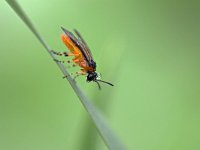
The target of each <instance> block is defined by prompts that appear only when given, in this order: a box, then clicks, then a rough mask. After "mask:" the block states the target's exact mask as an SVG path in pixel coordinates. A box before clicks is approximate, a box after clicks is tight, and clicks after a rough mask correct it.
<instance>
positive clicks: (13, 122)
mask: <svg viewBox="0 0 200 150" xmlns="http://www.w3.org/2000/svg"><path fill="white" fill-rule="evenodd" d="M19 3H20V4H21V6H22V7H23V8H24V10H25V11H26V12H27V14H28V16H29V17H30V18H31V19H32V21H33V22H34V24H35V26H36V27H37V29H38V30H39V32H40V33H41V34H42V35H43V36H44V38H45V39H46V41H47V42H48V44H49V45H50V46H51V47H52V48H53V49H54V50H60V51H65V50H66V47H65V46H64V44H63V43H62V41H61V39H60V35H61V33H62V31H61V29H60V26H64V27H65V28H67V29H69V30H73V29H74V28H76V29H78V30H79V31H80V32H81V33H82V35H83V36H84V38H85V40H86V41H87V43H88V45H89V46H90V48H91V50H92V53H93V55H94V58H95V60H96V62H97V71H98V72H100V73H101V74H102V79H103V80H106V81H109V82H111V83H113V84H114V85H115V86H114V87H110V86H107V85H103V84H102V91H99V90H98V88H97V85H96V84H94V83H90V84H88V83H87V82H85V77H79V78H78V79H77V82H78V83H79V84H80V86H81V87H82V88H83V89H84V90H85V92H86V94H87V95H88V97H89V98H90V99H91V100H92V101H94V102H95V103H96V104H97V105H98V107H100V109H101V110H102V111H103V113H104V114H105V116H106V118H107V119H108V121H109V123H110V124H111V126H112V127H113V128H114V130H115V131H116V132H117V133H118V135H119V136H120V138H121V139H122V141H123V142H124V143H125V144H126V145H127V147H128V149H130V150H169V149H170V150H191V149H192V150H199V149H200V142H199V141H200V136H199V135H200V79H199V76H200V68H199V64H200V59H199V58H200V28H199V27H200V18H199V14H200V5H199V2H198V1H184V0H183V1H171V0H169V1H167V0H166V1H143V0H140V1H139V0H123V1H122V0H109V1H107V0H101V1H97V0H84V1H82V0H60V1H56V0H52V1H47V0H44V1H40V0H34V1H26V0H19ZM0 33H1V34H0V41H1V42H0V43H1V44H0V149H1V150H13V149H15V150H18V149H19V150H55V149H56V150H66V149H67V150H106V149H107V148H106V147H105V145H104V143H103V142H102V140H101V138H100V137H99V136H98V133H97V132H96V130H95V127H94V125H93V124H92V123H91V120H90V118H89V117H88V114H87V113H86V111H85V110H84V109H83V106H82V104H81V103H80V102H79V100H78V98H77V96H76V95H75V93H74V92H73V90H72V89H71V87H70V85H69V84H68V82H67V81H66V80H63V79H62V74H61V72H60V70H59V69H58V67H57V66H56V65H55V63H54V61H53V60H52V59H51V58H50V56H49V54H48V53H47V52H46V51H45V49H44V48H43V47H42V45H41V44H40V43H39V42H38V41H37V39H36V38H35V37H34V35H33V34H32V33H31V32H30V31H29V29H28V28H27V27H26V26H25V24H24V23H23V22H22V21H21V20H20V19H19V17H18V16H17V15H16V14H15V12H14V11H13V10H12V9H11V8H10V7H9V6H8V4H7V3H6V2H5V1H1V2H0Z"/></svg>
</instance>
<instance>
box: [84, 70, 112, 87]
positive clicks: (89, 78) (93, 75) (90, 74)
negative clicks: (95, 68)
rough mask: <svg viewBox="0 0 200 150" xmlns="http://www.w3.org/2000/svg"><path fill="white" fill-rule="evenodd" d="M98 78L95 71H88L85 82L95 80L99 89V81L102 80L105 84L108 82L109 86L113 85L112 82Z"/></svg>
mask: <svg viewBox="0 0 200 150" xmlns="http://www.w3.org/2000/svg"><path fill="white" fill-rule="evenodd" d="M98 78H99V76H98V74H97V73H96V72H88V75H87V82H91V81H94V82H96V83H97V85H98V87H99V89H101V86H100V84H99V82H103V83H106V84H108V85H110V86H114V85H113V84H112V83H109V82H106V81H103V80H100V79H98Z"/></svg>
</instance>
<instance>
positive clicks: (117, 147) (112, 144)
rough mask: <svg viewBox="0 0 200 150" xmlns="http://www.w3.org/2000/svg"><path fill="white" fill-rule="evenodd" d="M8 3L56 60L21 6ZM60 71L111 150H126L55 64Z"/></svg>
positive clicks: (85, 97)
mask: <svg viewBox="0 0 200 150" xmlns="http://www.w3.org/2000/svg"><path fill="white" fill-rule="evenodd" d="M6 1H7V3H8V4H9V5H10V6H11V7H12V9H13V10H14V11H15V12H16V13H17V15H18V16H19V17H20V18H21V19H22V20H23V22H24V23H25V24H26V25H27V27H28V28H29V29H30V30H31V31H32V33H33V34H34V35H35V36H36V37H37V39H38V40H39V41H40V43H41V44H42V45H43V46H44V48H45V49H46V50H47V51H48V53H49V54H50V55H51V57H52V58H53V59H56V56H55V55H54V54H52V53H51V48H50V47H49V46H48V44H47V43H46V41H45V40H44V39H43V38H42V36H41V35H40V34H39V32H38V31H37V30H36V28H35V27H34V25H33V24H32V22H31V21H30V19H29V18H28V16H27V15H26V13H25V12H24V11H23V10H22V8H21V7H20V5H19V4H18V3H17V1H15V0H6ZM55 63H56V64H57V65H58V67H59V68H60V70H61V71H62V72H63V74H64V76H67V80H68V81H69V83H70V85H71V86H72V88H73V89H74V91H75V93H76V94H77V96H78V97H79V99H80V101H81V103H82V104H83V106H84V108H85V109H86V111H87V112H88V114H89V116H90V117H91V119H92V121H93V122H94V124H95V126H96V128H97V130H98V132H99V134H100V135H101V137H102V139H103V141H104V143H105V144H106V145H107V147H108V148H109V149H110V150H125V147H124V145H123V143H122V142H121V141H120V140H119V138H118V137H117V136H116V134H115V133H114V132H113V130H112V128H111V127H110V126H109V125H108V123H107V121H106V120H105V118H104V117H103V116H102V114H101V112H100V111H99V110H98V108H97V107H95V105H94V104H93V103H92V102H91V101H90V100H89V99H88V98H87V96H86V95H85V94H84V93H83V91H82V90H81V89H80V88H79V86H78V85H77V84H76V82H75V81H74V80H73V79H72V77H71V76H70V74H69V72H68V71H67V70H66V69H65V67H64V65H63V64H61V63H59V62H55Z"/></svg>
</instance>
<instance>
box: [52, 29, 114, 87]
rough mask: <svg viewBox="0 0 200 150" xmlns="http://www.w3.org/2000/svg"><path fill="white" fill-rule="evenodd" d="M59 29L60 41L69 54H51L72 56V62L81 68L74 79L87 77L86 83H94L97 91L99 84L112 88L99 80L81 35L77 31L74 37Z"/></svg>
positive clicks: (65, 30)
mask: <svg viewBox="0 0 200 150" xmlns="http://www.w3.org/2000/svg"><path fill="white" fill-rule="evenodd" d="M61 29H62V30H63V31H64V34H62V36H61V38H62V41H63V42H64V44H65V45H66V46H67V47H68V49H69V50H70V52H55V51H52V52H53V53H54V54H56V55H59V56H63V55H64V56H66V57H68V56H74V58H73V59H72V62H74V63H75V64H76V65H78V66H80V67H81V71H80V72H77V75H76V76H75V77H74V78H76V77H77V76H79V75H87V79H86V81H87V82H91V81H93V82H96V83H97V85H98V87H99V89H101V86H100V84H99V82H102V83H106V84H108V85H110V86H114V85H113V84H112V83H109V82H106V81H103V80H100V75H99V73H97V72H96V62H95V61H94V59H93V56H92V53H91V51H90V49H89V47H88V45H87V43H86V42H85V40H84V39H83V37H82V36H81V34H80V33H79V32H78V31H77V30H74V32H75V33H76V36H77V37H76V36H75V35H74V34H73V33H71V32H70V31H68V30H67V29H65V28H63V27H61ZM60 62H63V61H60ZM68 62H70V61H68Z"/></svg>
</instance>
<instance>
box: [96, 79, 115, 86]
mask: <svg viewBox="0 0 200 150" xmlns="http://www.w3.org/2000/svg"><path fill="white" fill-rule="evenodd" d="M98 81H99V82H103V83H106V84H108V85H110V86H114V85H113V84H112V83H109V82H106V81H103V80H96V82H97V83H98Z"/></svg>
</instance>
